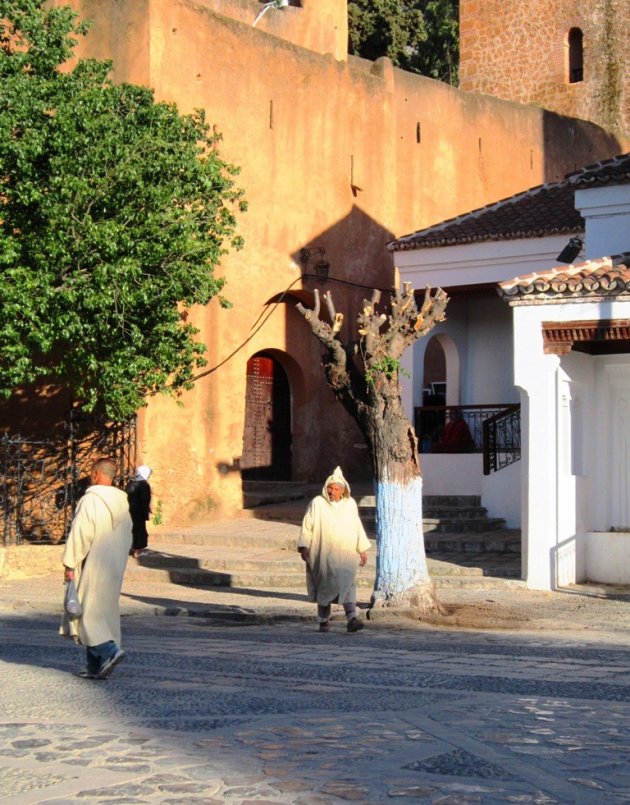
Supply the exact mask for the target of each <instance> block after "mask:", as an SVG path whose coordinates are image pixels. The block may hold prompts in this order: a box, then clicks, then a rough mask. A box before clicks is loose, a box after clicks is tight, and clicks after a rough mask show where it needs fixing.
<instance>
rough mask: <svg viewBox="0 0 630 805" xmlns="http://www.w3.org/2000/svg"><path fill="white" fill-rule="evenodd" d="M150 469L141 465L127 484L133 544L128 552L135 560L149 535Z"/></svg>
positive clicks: (145, 545)
mask: <svg viewBox="0 0 630 805" xmlns="http://www.w3.org/2000/svg"><path fill="white" fill-rule="evenodd" d="M150 477H151V467H147V465H146V464H141V465H140V466H139V467H138V468H137V469H136V474H135V475H134V476H133V478H131V479H130V480H129V482H128V483H127V490H126V491H127V498H128V500H129V513H130V514H131V521H132V523H133V530H132V534H133V544H132V546H131V550H130V551H129V554H130V556H133V557H134V559H137V558H138V557H139V556H140V555H141V553H142V551H143V550H144V549H145V548H146V547H147V542H148V540H149V534H148V533H147V520H148V519H149V516H150V514H151V486H150V485H149V478H150Z"/></svg>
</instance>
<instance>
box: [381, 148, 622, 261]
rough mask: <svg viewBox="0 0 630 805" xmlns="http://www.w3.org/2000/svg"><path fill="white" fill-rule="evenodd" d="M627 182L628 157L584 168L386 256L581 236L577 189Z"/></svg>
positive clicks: (406, 239)
mask: <svg viewBox="0 0 630 805" xmlns="http://www.w3.org/2000/svg"><path fill="white" fill-rule="evenodd" d="M626 182H630V153H628V154H622V155H621V156H618V157H614V158H613V159H608V160H605V161H603V162H597V163H595V164H594V165H588V166H586V167H585V168H582V169H581V170H579V171H575V172H574V173H570V174H568V175H567V176H566V177H565V178H564V179H563V180H562V181H560V182H548V183H547V184H542V185H538V186H537V187H532V188H530V189H529V190H525V191H523V192H522V193H517V194H516V195H514V196H510V198H506V199H502V200H501V201H496V202H494V203H493V204H488V205H487V206H485V207H480V208H479V209H477V210H473V211H472V212H467V213H465V214H464V215H459V216H457V217H456V218H449V219H448V220H447V221H442V222H441V223H439V224H435V225H434V226H429V227H427V228H425V229H420V230H418V231H417V232H413V233H412V234H410V235H405V236H403V237H401V238H397V239H396V240H393V241H391V242H390V243H388V244H387V248H388V249H389V251H405V250H409V249H428V248H435V247H439V246H454V245H459V244H464V243H480V242H483V241H489V240H516V239H518V238H536V237H544V236H545V235H563V234H572V233H578V232H583V231H584V219H583V218H582V216H581V215H580V214H579V213H578V211H577V210H576V209H575V191H576V190H577V189H579V188H580V186H584V185H587V186H593V185H597V184H600V185H604V184H612V183H614V184H625V183H626Z"/></svg>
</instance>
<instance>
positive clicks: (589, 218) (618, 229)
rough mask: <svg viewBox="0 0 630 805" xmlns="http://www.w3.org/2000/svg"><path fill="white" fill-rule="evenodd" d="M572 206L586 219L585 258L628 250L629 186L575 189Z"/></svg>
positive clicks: (629, 226)
mask: <svg viewBox="0 0 630 805" xmlns="http://www.w3.org/2000/svg"><path fill="white" fill-rule="evenodd" d="M575 206H576V208H577V209H578V210H579V211H580V213H581V214H582V216H583V217H584V219H585V226H586V236H585V250H584V255H585V259H588V260H590V259H592V258H596V257H610V256H611V255H615V254H621V253H622V252H626V251H628V250H630V234H629V233H630V184H623V185H615V186H612V187H594V188H590V189H585V190H578V191H577V192H576V194H575Z"/></svg>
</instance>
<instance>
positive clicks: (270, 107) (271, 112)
mask: <svg viewBox="0 0 630 805" xmlns="http://www.w3.org/2000/svg"><path fill="white" fill-rule="evenodd" d="M269 128H270V129H272V128H273V101H269Z"/></svg>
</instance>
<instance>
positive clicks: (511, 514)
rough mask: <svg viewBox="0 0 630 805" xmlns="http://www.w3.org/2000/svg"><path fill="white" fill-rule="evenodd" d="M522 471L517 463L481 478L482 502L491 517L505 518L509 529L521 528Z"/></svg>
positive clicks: (520, 463) (520, 465) (518, 462)
mask: <svg viewBox="0 0 630 805" xmlns="http://www.w3.org/2000/svg"><path fill="white" fill-rule="evenodd" d="M521 470H522V462H521V461H516V462H515V463H514V464H510V465H509V466H507V467H503V469H501V470H499V471H498V472H491V473H490V475H482V476H481V502H482V504H483V506H485V507H486V509H487V510H488V515H489V516H490V517H503V519H504V520H505V524H506V526H507V527H508V528H520V527H521Z"/></svg>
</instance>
